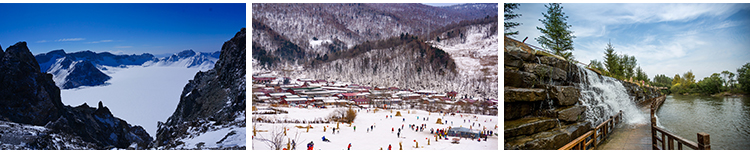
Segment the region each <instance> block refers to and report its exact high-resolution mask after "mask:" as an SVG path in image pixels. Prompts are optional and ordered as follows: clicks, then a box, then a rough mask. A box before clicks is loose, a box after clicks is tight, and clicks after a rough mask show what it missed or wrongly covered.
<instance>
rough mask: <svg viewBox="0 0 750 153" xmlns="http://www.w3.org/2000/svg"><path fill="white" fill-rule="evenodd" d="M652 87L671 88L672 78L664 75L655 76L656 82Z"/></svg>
mask: <svg viewBox="0 0 750 153" xmlns="http://www.w3.org/2000/svg"><path fill="white" fill-rule="evenodd" d="M652 85H654V86H657V87H667V88H669V87H671V86H672V78H669V77H667V76H666V75H664V74H657V75H656V76H654V81H653V82H652Z"/></svg>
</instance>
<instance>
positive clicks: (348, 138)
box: [248, 106, 499, 150]
mask: <svg viewBox="0 0 750 153" xmlns="http://www.w3.org/2000/svg"><path fill="white" fill-rule="evenodd" d="M256 107H257V109H258V110H260V111H262V110H265V109H268V106H256ZM276 109H281V110H284V111H287V112H289V113H288V114H276V115H258V114H254V115H253V118H262V119H268V120H271V121H278V122H279V123H265V122H263V123H258V122H254V123H253V127H254V128H255V129H248V130H249V131H251V132H252V131H253V130H257V131H256V135H255V136H252V139H253V143H252V145H253V146H252V149H253V150H271V149H272V148H271V146H269V145H270V144H269V143H268V141H267V140H273V139H274V138H273V136H274V134H275V133H278V132H280V131H283V129H284V127H286V128H287V129H288V130H287V132H286V136H283V134H282V135H281V138H280V139H281V140H282V141H281V147H283V148H286V146H287V145H286V144H287V142H288V139H287V138H290V139H291V140H295V143H296V144H297V145H296V149H297V150H306V144H307V143H309V142H311V141H312V142H313V143H314V147H313V149H314V150H346V149H347V146H348V144H349V143H351V145H352V147H351V150H378V149H380V148H383V150H387V149H388V145H389V144H390V145H391V146H392V150H399V142H401V144H402V147H403V150H497V149H498V142H499V139H498V136H494V134H493V136H490V137H488V139H487V140H486V141H485V140H484V139H483V140H482V141H477V140H476V139H475V140H472V139H465V138H461V140H460V141H459V143H458V144H454V143H451V140H445V139H443V140H438V141H435V137H434V135H433V134H430V130H429V129H431V128H432V129H448V127H453V128H458V127H465V128H471V129H472V130H477V131H478V130H483V129H485V128H486V129H485V130H490V131H493V133H497V132H499V130H498V129H497V126H498V120H497V116H484V115H473V114H462V113H456V114H455V116H453V115H450V114H448V115H446V116H443V114H440V113H428V112H426V111H421V110H408V109H402V110H393V112H391V111H390V110H380V111H378V112H374V110H373V109H370V110H369V111H368V110H367V109H360V110H358V111H359V112H358V113H357V118H356V119H355V120H354V123H353V124H352V125H351V126H349V125H348V124H339V125H338V126H339V127H340V128H341V130H340V131H339V130H337V133H336V134H332V129H331V128H335V127H336V126H337V125H336V123H323V124H301V123H299V124H298V123H281V121H283V120H288V121H295V120H299V121H312V120H314V119H322V118H326V117H327V116H328V115H329V114H330V113H331V112H333V111H334V110H335V109H337V108H327V109H318V108H311V109H301V108H284V107H276ZM396 111H400V112H401V115H403V116H401V117H399V116H395V114H396ZM407 112H411V113H407ZM390 115H394V116H393V118H390ZM386 116H389V118H386ZM417 118H419V119H417ZM438 118H441V120H442V121H443V122H446V121H447V124H436V120H437V119H438ZM254 120H255V119H254ZM409 124H416V125H421V124H426V128H425V130H424V131H419V132H417V131H415V130H411V129H410V128H409ZM308 125H310V126H312V128H310V131H309V132H308V131H307V128H304V127H305V126H308ZM402 125H403V126H404V129H403V130H402V131H401V134H400V135H398V137H397V135H396V133H397V131H398V130H397V129H398V128H401V126H402ZM298 126H299V127H298ZM370 126H374V128H373V130H372V131H370V130H367V128H370ZM324 127H325V132H324ZM355 128H356V130H355ZM392 128H393V129H395V131H394V132H392V131H391V129H392ZM324 136H325V138H327V139H329V140H330V142H324V141H322V137H324ZM448 138H449V139H452V138H456V137H448ZM415 140H416V142H417V143H418V144H419V148H416V147H415V146H416V143H415V142H414V141H415ZM428 140H429V141H430V143H429V144H428V143H427V141H428Z"/></svg>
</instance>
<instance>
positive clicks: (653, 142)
mask: <svg viewBox="0 0 750 153" xmlns="http://www.w3.org/2000/svg"><path fill="white" fill-rule="evenodd" d="M652 119H653V118H652ZM651 150H659V148H656V129H655V128H654V127H653V126H651Z"/></svg>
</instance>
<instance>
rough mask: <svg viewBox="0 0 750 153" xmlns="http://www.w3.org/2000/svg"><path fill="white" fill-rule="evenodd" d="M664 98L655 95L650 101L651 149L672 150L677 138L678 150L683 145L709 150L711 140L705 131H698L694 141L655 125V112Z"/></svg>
mask: <svg viewBox="0 0 750 153" xmlns="http://www.w3.org/2000/svg"><path fill="white" fill-rule="evenodd" d="M664 100H666V95H664V96H661V97H657V99H656V100H654V101H653V102H652V103H651V147H652V148H651V149H653V150H674V149H675V148H674V141H675V140H677V149H678V150H682V149H683V148H682V146H683V145H684V146H687V147H688V148H691V149H694V150H711V141H710V137H709V135H708V134H707V133H703V132H701V133H698V143H695V142H692V141H690V140H687V139H685V138H682V137H680V136H677V135H675V134H674V133H671V132H669V131H667V130H665V129H662V128H660V127H658V126H656V116H655V112H656V110H658V109H659V107H661V104H662V103H664ZM658 134H661V137H658ZM665 139H666V143H665ZM659 144H661V145H659Z"/></svg>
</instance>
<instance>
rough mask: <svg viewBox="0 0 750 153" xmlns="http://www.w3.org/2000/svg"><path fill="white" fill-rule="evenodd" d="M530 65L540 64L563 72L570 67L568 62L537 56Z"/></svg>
mask: <svg viewBox="0 0 750 153" xmlns="http://www.w3.org/2000/svg"><path fill="white" fill-rule="evenodd" d="M532 63H542V64H545V65H549V66H552V67H556V68H559V69H563V70H567V69H568V68H569V66H570V62H568V61H565V60H561V59H558V58H554V57H550V56H537V58H535V59H534V61H533V62H532Z"/></svg>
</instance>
